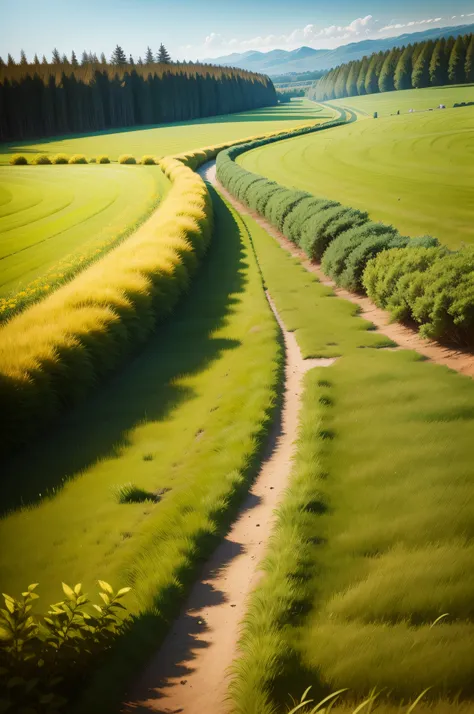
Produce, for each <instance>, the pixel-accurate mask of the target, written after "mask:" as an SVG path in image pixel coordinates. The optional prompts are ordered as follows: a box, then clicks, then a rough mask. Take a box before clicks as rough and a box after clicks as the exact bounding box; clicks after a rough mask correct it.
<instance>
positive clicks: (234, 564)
mask: <svg viewBox="0 0 474 714" xmlns="http://www.w3.org/2000/svg"><path fill="white" fill-rule="evenodd" d="M266 295H267V299H268V301H269V303H270V306H271V308H272V310H273V312H274V314H275V316H276V319H277V320H278V323H279V325H280V328H281V330H282V334H283V338H284V344H285V384H284V394H283V402H282V409H281V413H280V415H279V417H278V418H277V419H276V420H275V424H274V426H273V429H272V433H271V434H270V436H269V441H268V447H267V453H266V455H265V457H264V461H263V464H262V467H261V469H260V472H259V474H258V476H257V478H256V480H255V482H254V484H253V486H252V487H251V489H250V491H249V494H248V496H247V498H246V500H245V502H244V504H243V506H242V507H241V509H240V511H239V513H238V516H237V519H236V520H235V522H234V524H233V526H232V527H231V529H230V531H229V533H228V535H227V536H226V538H225V539H224V540H223V541H222V543H221V544H220V545H219V546H218V548H217V550H216V551H215V553H214V554H213V556H212V557H211V559H210V560H209V561H208V562H207V564H206V566H205V567H204V570H203V573H202V575H201V578H200V580H199V581H197V582H196V584H195V585H194V587H193V589H192V591H191V594H190V596H189V598H188V600H187V602H186V604H185V606H184V608H183V610H182V612H181V615H180V616H179V618H178V619H177V620H176V621H175V623H174V626H173V627H172V629H171V631H170V632H169V634H168V636H167V638H166V639H165V641H164V643H163V645H162V647H161V648H160V650H159V651H158V652H157V653H156V655H155V657H154V658H153V659H152V661H151V662H150V663H149V665H148V667H147V669H146V671H145V673H144V674H143V676H142V677H141V679H140V681H139V682H138V683H137V686H136V687H135V689H134V691H133V693H132V696H131V698H130V699H131V700H130V701H128V702H127V703H126V704H125V705H124V707H123V708H122V711H123V712H128V713H130V712H135V714H136V713H137V712H143V713H144V712H166V713H167V714H168V713H170V712H183V714H205V713H206V714H224V713H225V712H227V711H228V705H227V704H226V696H227V686H228V677H229V674H228V669H229V666H230V665H231V664H232V661H233V659H234V656H235V654H236V646H237V641H238V637H239V624H240V622H241V620H242V619H243V617H244V615H245V611H246V600H247V596H248V595H249V593H250V591H251V590H253V588H254V586H255V584H256V581H257V578H258V576H259V563H260V561H261V559H262V557H263V554H264V551H265V548H266V545H267V542H268V539H269V537H270V533H271V530H272V526H273V522H274V518H275V515H274V510H275V508H276V507H277V506H278V504H279V502H280V500H281V499H282V496H283V494H284V491H285V489H286V487H287V485H288V479H289V475H290V470H291V461H292V458H293V454H294V451H295V437H296V434H297V427H298V413H299V409H300V402H301V394H302V378H303V375H304V373H305V372H307V371H308V370H309V369H311V368H312V367H316V366H323V367H328V366H330V365H331V364H333V362H334V361H335V360H334V359H307V360H303V358H302V357H301V353H300V350H299V347H298V343H297V342H296V338H295V336H294V334H293V333H291V332H287V330H286V329H285V326H284V324H283V323H282V321H281V319H280V316H279V315H278V313H277V311H276V309H275V306H274V304H273V301H272V299H271V297H270V295H269V294H268V293H266Z"/></svg>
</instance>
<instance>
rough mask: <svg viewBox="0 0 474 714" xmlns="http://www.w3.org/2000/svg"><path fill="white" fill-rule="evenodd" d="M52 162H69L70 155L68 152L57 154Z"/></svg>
mask: <svg viewBox="0 0 474 714" xmlns="http://www.w3.org/2000/svg"><path fill="white" fill-rule="evenodd" d="M51 162H52V163H53V164H67V163H68V162H69V156H67V155H66V154H56V156H53V158H52V159H51Z"/></svg>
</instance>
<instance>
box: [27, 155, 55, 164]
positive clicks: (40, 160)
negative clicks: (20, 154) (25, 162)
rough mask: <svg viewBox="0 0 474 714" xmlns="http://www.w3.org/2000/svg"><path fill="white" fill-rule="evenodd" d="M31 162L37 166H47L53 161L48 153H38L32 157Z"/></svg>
mask: <svg viewBox="0 0 474 714" xmlns="http://www.w3.org/2000/svg"><path fill="white" fill-rule="evenodd" d="M31 163H32V164H35V166H47V165H49V164H50V163H51V159H50V158H49V156H48V155H47V154H38V155H37V156H35V157H34V158H33V159H32V161H31Z"/></svg>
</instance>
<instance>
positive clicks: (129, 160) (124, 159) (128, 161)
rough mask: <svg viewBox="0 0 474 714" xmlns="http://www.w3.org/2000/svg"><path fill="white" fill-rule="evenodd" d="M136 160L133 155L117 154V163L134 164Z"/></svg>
mask: <svg viewBox="0 0 474 714" xmlns="http://www.w3.org/2000/svg"><path fill="white" fill-rule="evenodd" d="M136 163H137V160H136V159H135V157H134V156H130V154H122V156H119V164H136Z"/></svg>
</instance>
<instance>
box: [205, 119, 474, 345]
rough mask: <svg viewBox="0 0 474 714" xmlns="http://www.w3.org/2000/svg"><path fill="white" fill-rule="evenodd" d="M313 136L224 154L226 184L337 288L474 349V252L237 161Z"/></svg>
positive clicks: (220, 165)
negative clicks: (407, 231) (405, 230)
mask: <svg viewBox="0 0 474 714" xmlns="http://www.w3.org/2000/svg"><path fill="white" fill-rule="evenodd" d="M340 123H341V122H340V121H338V122H335V123H332V124H326V125H321V126H319V127H317V128H314V127H313V128H312V129H310V131H318V130H323V129H326V128H329V127H330V126H334V124H340ZM307 131H308V128H305V129H303V130H297V131H295V132H290V133H287V134H283V135H280V136H278V137H273V138H271V139H261V140H257V141H251V142H247V143H246V144H243V145H239V146H234V147H231V148H230V149H228V150H226V151H223V152H222V153H220V154H219V156H218V157H217V177H218V179H219V181H220V182H221V183H222V184H223V186H225V188H226V189H227V190H228V191H230V193H232V194H233V195H234V196H235V197H236V198H238V199H239V200H240V201H242V202H243V203H244V204H245V205H247V206H248V208H250V209H251V210H252V211H256V212H257V213H259V214H260V215H261V216H263V217H264V218H265V219H266V220H268V221H269V223H271V224H272V225H273V226H275V228H277V229H278V230H279V231H280V232H281V233H283V235H284V236H285V237H286V238H288V239H289V240H290V241H292V242H293V243H295V244H296V245H298V246H299V247H301V248H302V249H303V250H304V251H305V252H306V254H307V255H308V256H309V257H310V259H311V260H313V261H318V262H319V261H321V265H322V269H323V271H324V272H325V273H326V275H328V276H330V277H331V278H333V280H334V281H335V282H336V284H337V285H340V286H342V287H344V288H347V289H348V290H352V291H358V292H365V293H366V294H367V295H368V296H369V297H370V298H371V299H372V300H373V301H374V302H375V303H376V304H377V305H378V306H380V307H383V308H386V309H388V310H390V312H391V314H392V316H393V318H394V319H398V320H405V321H406V320H408V321H414V322H415V323H416V324H417V325H418V326H419V328H420V333H421V334H422V335H423V336H424V337H431V338H434V339H444V340H450V341H455V342H458V343H462V344H469V345H472V344H474V248H472V247H465V248H462V249H461V250H459V251H457V252H454V253H453V252H449V251H448V250H447V248H443V247H441V246H440V245H439V244H438V240H437V239H436V238H433V237H431V236H421V237H419V238H408V237H406V236H402V235H400V234H399V232H398V231H397V230H396V229H395V228H394V227H393V226H390V225H384V224H383V223H376V222H374V221H371V220H370V219H369V216H368V214H367V213H366V212H364V211H359V210H356V209H354V208H350V207H347V206H343V205H341V204H340V203H338V202H337V201H331V200H328V199H325V198H318V197H316V196H313V195H311V194H309V193H306V192H305V191H298V190H295V189H289V188H285V187H284V186H281V185H280V184H278V183H276V182H275V181H270V180H269V179H266V178H264V177H263V176H259V175H258V174H254V173H252V172H250V171H247V170H246V169H244V168H243V167H242V166H239V165H238V164H237V163H235V159H236V158H237V156H239V155H240V154H242V153H244V152H246V151H249V150H251V149H254V148H257V147H258V146H262V145H264V144H268V143H271V142H272V141H278V140H281V139H284V138H291V137H292V136H297V135H299V134H303V133H307Z"/></svg>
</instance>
